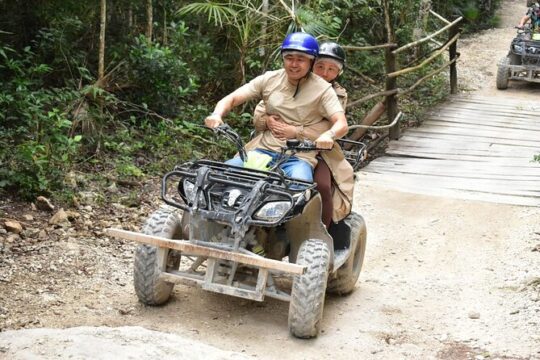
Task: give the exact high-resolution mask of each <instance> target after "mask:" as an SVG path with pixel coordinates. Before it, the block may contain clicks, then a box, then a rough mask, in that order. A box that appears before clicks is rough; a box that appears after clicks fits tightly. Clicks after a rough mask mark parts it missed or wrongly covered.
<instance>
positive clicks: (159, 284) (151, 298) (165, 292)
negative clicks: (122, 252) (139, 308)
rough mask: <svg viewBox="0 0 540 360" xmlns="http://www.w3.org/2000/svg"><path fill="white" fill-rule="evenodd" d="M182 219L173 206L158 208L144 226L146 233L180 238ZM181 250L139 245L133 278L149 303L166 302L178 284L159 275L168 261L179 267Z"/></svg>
mask: <svg viewBox="0 0 540 360" xmlns="http://www.w3.org/2000/svg"><path fill="white" fill-rule="evenodd" d="M181 225H182V223H181V220H180V218H179V217H178V215H177V214H176V213H175V212H174V211H173V210H169V209H165V208H162V209H159V210H157V211H156V212H154V213H153V214H152V215H151V216H150V217H149V218H148V220H146V223H145V225H144V228H143V233H144V234H146V235H155V236H160V237H164V238H167V239H178V238H180V236H181V234H182V226H181ZM179 264H180V253H179V252H177V251H174V250H169V249H167V248H157V247H155V246H151V245H146V244H143V245H139V247H138V248H137V250H136V251H135V263H134V271H133V280H134V285H135V292H136V294H137V297H138V298H139V301H140V302H142V303H143V304H145V305H161V304H164V303H165V302H166V301H167V300H169V297H170V296H171V292H172V289H173V287H174V284H172V283H169V282H166V281H164V280H161V279H160V278H159V275H160V274H161V273H162V272H163V271H165V270H166V267H167V265H169V266H171V267H176V268H178V266H179Z"/></svg>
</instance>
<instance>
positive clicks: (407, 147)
mask: <svg viewBox="0 0 540 360" xmlns="http://www.w3.org/2000/svg"><path fill="white" fill-rule="evenodd" d="M429 145H430V144H411V143H407V144H405V143H400V144H395V143H390V144H389V145H388V148H387V149H386V153H388V154H399V153H403V154H405V155H406V154H407V152H411V154H415V153H418V154H426V155H429V154H440V155H444V154H447V155H469V156H483V157H487V158H507V159H527V160H529V161H530V160H531V159H533V157H534V155H536V154H538V152H537V151H533V150H525V151H523V150H520V151H514V152H508V151H501V150H491V149H456V148H453V147H449V146H439V147H437V148H435V149H434V148H433V147H432V146H431V147H430V146H429Z"/></svg>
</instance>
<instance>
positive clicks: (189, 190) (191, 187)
mask: <svg viewBox="0 0 540 360" xmlns="http://www.w3.org/2000/svg"><path fill="white" fill-rule="evenodd" d="M182 187H183V189H184V194H185V195H186V199H187V200H188V202H189V203H191V204H193V202H194V200H195V184H194V183H192V182H190V181H188V180H184V183H183V186H182ZM199 207H203V208H204V207H206V200H205V198H204V195H203V194H202V193H201V194H199Z"/></svg>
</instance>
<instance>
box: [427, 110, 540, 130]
mask: <svg viewBox="0 0 540 360" xmlns="http://www.w3.org/2000/svg"><path fill="white" fill-rule="evenodd" d="M506 119H507V118H499V119H496V118H478V117H474V116H472V115H463V114H460V113H457V112H455V113H445V114H440V115H438V116H431V117H428V118H427V119H426V120H424V121H423V122H422V125H427V124H432V123H439V124H448V125H454V126H455V124H460V125H461V124H462V125H463V126H467V125H469V126H474V127H476V126H479V127H482V128H494V129H498V128H508V129H513V130H531V131H540V123H539V122H538V121H536V122H532V121H531V122H526V121H519V122H518V121H507V120H506Z"/></svg>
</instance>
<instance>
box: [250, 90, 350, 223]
mask: <svg viewBox="0 0 540 360" xmlns="http://www.w3.org/2000/svg"><path fill="white" fill-rule="evenodd" d="M333 87H334V90H335V92H336V94H337V95H338V99H339V101H340V103H341V105H342V106H343V108H345V105H346V104H347V91H346V90H345V89H344V88H343V87H341V86H340V85H339V84H337V83H334V85H333ZM253 115H254V116H253V124H254V125H255V129H256V131H257V132H262V131H264V130H267V128H266V118H265V117H266V115H267V114H266V108H265V106H264V102H262V101H261V102H260V103H259V104H258V105H257V107H256V108H255V112H254V114H253ZM331 127H332V124H331V123H330V121H328V120H325V121H321V122H318V123H316V124H310V125H307V126H301V127H300V128H299V131H298V134H299V135H298V138H299V140H304V139H309V140H311V141H315V140H316V139H317V138H318V137H319V136H320V135H321V134H322V133H323V132H325V131H327V130H328V129H330V128H331ZM260 137H261V134H259V135H258V136H256V137H255V138H254V139H253V140H251V141H250V142H249V143H248V144H247V145H246V150H253V149H255V148H257V145H258V144H259V142H260ZM320 156H321V157H322V158H323V160H324V161H325V162H326V164H328V167H329V168H330V171H331V173H332V180H333V183H334V186H333V194H332V202H333V213H332V220H333V221H334V222H338V221H340V220H342V219H344V218H345V217H347V215H349V214H350V212H351V209H352V200H353V190H354V170H353V168H352V166H351V164H349V162H348V161H347V160H346V159H345V155H344V154H343V151H342V150H341V147H340V146H339V145H338V144H337V143H334V147H333V148H332V150H330V151H321V153H320Z"/></svg>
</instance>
